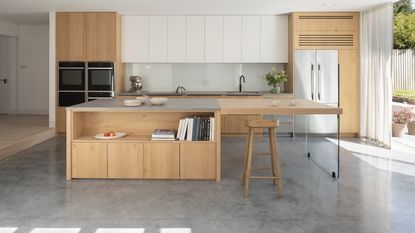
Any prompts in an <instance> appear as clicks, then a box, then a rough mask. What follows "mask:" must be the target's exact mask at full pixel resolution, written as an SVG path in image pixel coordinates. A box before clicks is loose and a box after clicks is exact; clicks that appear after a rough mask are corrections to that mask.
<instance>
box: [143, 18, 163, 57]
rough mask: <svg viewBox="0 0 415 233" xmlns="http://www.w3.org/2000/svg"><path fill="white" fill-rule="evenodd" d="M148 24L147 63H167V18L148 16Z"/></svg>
mask: <svg viewBox="0 0 415 233" xmlns="http://www.w3.org/2000/svg"><path fill="white" fill-rule="evenodd" d="M148 20H149V22H148V43H149V44H148V61H149V62H154V63H160V62H164V63H165V62H167V16H150V17H149V19H148Z"/></svg>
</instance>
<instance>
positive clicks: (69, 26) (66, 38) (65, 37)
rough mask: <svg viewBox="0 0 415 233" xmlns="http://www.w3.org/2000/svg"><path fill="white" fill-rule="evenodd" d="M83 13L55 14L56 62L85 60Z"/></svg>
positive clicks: (84, 22)
mask: <svg viewBox="0 0 415 233" xmlns="http://www.w3.org/2000/svg"><path fill="white" fill-rule="evenodd" d="M85 28H86V15H85V13H75V12H74V13H66V12H59V13H56V60H57V61H84V60H85V59H86V44H85V36H86V31H85Z"/></svg>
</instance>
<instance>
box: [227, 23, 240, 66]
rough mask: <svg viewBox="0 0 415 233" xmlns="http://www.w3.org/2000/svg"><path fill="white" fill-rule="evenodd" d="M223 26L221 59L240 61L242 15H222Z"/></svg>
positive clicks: (229, 61)
mask: <svg viewBox="0 0 415 233" xmlns="http://www.w3.org/2000/svg"><path fill="white" fill-rule="evenodd" d="M223 27H224V29H223V61H224V62H228V63H241V61H242V54H241V49H242V17H241V16H224V18H223Z"/></svg>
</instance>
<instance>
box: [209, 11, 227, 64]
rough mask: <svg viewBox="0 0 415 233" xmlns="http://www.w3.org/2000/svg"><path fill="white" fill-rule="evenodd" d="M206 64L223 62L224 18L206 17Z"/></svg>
mask: <svg viewBox="0 0 415 233" xmlns="http://www.w3.org/2000/svg"><path fill="white" fill-rule="evenodd" d="M205 62H206V63H222V62H223V16H205Z"/></svg>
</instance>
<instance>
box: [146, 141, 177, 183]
mask: <svg viewBox="0 0 415 233" xmlns="http://www.w3.org/2000/svg"><path fill="white" fill-rule="evenodd" d="M144 178H146V179H179V144H178V143H169V142H166V143H163V142H149V143H145V144H144Z"/></svg>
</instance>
